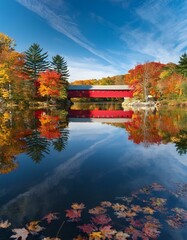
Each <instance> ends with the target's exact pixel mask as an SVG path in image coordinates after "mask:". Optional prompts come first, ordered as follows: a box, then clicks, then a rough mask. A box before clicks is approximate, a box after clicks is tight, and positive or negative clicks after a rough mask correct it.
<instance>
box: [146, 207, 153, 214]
mask: <svg viewBox="0 0 187 240" xmlns="http://www.w3.org/2000/svg"><path fill="white" fill-rule="evenodd" d="M143 212H144V213H145V214H153V213H154V212H155V210H153V209H152V208H150V207H144V208H143Z"/></svg>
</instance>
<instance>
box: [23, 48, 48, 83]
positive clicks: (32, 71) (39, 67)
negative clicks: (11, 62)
mask: <svg viewBox="0 0 187 240" xmlns="http://www.w3.org/2000/svg"><path fill="white" fill-rule="evenodd" d="M47 57H48V54H47V52H44V53H43V48H41V47H40V45H39V44H36V43H34V44H32V45H31V46H30V47H29V49H28V50H27V51H26V52H25V66H24V68H25V72H26V73H27V75H28V77H29V79H30V80H33V81H35V80H36V79H37V78H38V75H39V72H43V71H45V70H46V69H47V68H48V66H49V63H48V61H47Z"/></svg>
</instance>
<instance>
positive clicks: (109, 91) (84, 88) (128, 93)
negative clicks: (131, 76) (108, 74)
mask: <svg viewBox="0 0 187 240" xmlns="http://www.w3.org/2000/svg"><path fill="white" fill-rule="evenodd" d="M132 97H133V89H132V88H131V87H129V86H128V85H69V87H68V98H132Z"/></svg>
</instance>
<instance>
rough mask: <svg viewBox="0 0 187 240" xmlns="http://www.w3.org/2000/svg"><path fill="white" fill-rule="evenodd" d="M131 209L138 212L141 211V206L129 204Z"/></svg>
mask: <svg viewBox="0 0 187 240" xmlns="http://www.w3.org/2000/svg"><path fill="white" fill-rule="evenodd" d="M131 210H132V211H134V212H137V213H138V212H141V211H142V208H141V207H140V206H139V205H131Z"/></svg>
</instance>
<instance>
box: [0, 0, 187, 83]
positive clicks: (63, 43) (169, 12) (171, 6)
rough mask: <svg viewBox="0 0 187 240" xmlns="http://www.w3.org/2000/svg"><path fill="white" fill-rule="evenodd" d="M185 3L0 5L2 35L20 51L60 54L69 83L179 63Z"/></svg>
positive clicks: (104, 0) (186, 28)
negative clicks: (35, 48) (32, 48)
mask: <svg viewBox="0 0 187 240" xmlns="http://www.w3.org/2000/svg"><path fill="white" fill-rule="evenodd" d="M186 13H187V1H186V0H156V1H155V0H0V32H3V33H5V34H7V35H9V36H10V37H12V38H14V39H15V40H16V43H17V47H16V49H17V50H18V51H21V52H22V51H25V50H26V49H28V48H29V46H30V45H31V44H32V43H38V44H40V46H41V47H42V48H43V49H44V51H48V54H49V59H50V58H51V57H52V56H54V55H56V54H60V55H62V56H63V57H64V58H65V60H66V61H67V63H68V67H69V70H70V75H71V76H70V81H72V80H77V79H92V78H101V77H104V76H105V77H106V76H113V75H117V74H124V73H127V71H128V70H129V69H130V68H133V67H134V66H135V65H136V64H138V63H143V62H145V61H160V62H163V63H167V62H175V63H177V62H178V60H179V57H180V55H181V54H183V53H184V52H185V51H186V50H187V17H186V16H187V15H186Z"/></svg>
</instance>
